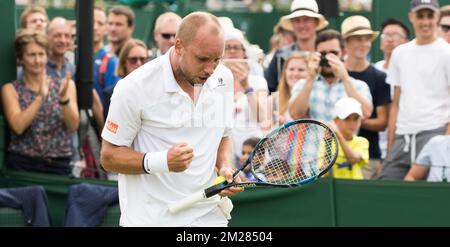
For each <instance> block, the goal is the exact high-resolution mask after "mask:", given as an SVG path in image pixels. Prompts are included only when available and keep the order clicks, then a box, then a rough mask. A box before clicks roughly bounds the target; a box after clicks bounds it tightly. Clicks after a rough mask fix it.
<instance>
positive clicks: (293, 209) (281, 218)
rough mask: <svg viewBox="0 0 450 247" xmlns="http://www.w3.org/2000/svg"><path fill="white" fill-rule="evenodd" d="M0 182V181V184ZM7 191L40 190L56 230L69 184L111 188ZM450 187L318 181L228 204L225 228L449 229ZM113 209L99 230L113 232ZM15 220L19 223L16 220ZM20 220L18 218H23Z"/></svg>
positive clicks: (16, 179)
mask: <svg viewBox="0 0 450 247" xmlns="http://www.w3.org/2000/svg"><path fill="white" fill-rule="evenodd" d="M0 180H2V178H0ZM3 180H6V184H7V185H8V187H17V186H25V185H43V186H44V188H45V189H46V191H47V194H48V199H49V204H48V205H49V209H50V215H51V219H52V223H53V226H61V225H62V223H63V220H64V210H65V207H66V201H67V192H68V188H69V186H70V185H72V184H76V183H80V182H90V183H97V184H102V185H109V186H116V183H115V182H111V181H99V180H86V179H69V178H62V177H59V176H55V175H43V174H33V173H24V172H7V173H6V178H5V177H3ZM449 194H450V184H448V183H428V182H403V181H377V180H375V181H372V180H367V181H355V180H340V179H329V178H326V179H321V180H319V181H317V182H316V183H313V184H311V185H307V186H303V187H299V188H295V189H274V188H270V189H267V188H263V189H247V190H246V191H245V192H243V193H241V194H239V195H237V196H235V197H233V198H232V200H233V204H234V209H233V211H232V219H231V221H230V226H245V227H251V226H275V227H281V226H447V227H448V226H450V210H449V208H450V197H449V196H448V195H449ZM119 216H120V212H119V207H118V205H112V206H111V207H110V208H109V210H108V212H107V214H106V217H105V218H104V220H103V223H102V224H101V226H118V222H119ZM17 217H19V219H17ZM20 217H21V215H20V214H18V213H17V211H12V212H10V213H9V214H5V212H4V211H2V210H0V225H4V224H3V223H2V221H4V220H5V219H8V220H9V222H15V224H18V223H20ZM22 217H23V216H22Z"/></svg>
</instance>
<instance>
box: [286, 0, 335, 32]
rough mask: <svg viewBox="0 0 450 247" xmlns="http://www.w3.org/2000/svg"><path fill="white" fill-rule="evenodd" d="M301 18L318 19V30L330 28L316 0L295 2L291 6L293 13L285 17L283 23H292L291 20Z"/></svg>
mask: <svg viewBox="0 0 450 247" xmlns="http://www.w3.org/2000/svg"><path fill="white" fill-rule="evenodd" d="M300 16H308V17H313V18H316V19H318V20H319V24H318V25H317V28H316V30H321V29H324V28H325V27H326V26H328V21H327V20H325V17H323V15H321V14H320V13H319V7H318V6H317V2H316V1H315V0H294V1H293V2H292V4H291V13H290V14H289V15H285V16H283V17H282V18H281V19H282V22H288V23H291V19H293V18H296V17H300ZM285 25H288V24H285ZM291 25H292V24H291Z"/></svg>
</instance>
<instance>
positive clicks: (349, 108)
mask: <svg viewBox="0 0 450 247" xmlns="http://www.w3.org/2000/svg"><path fill="white" fill-rule="evenodd" d="M333 116H334V122H331V124H330V127H332V129H333V130H334V131H335V133H336V136H337V137H338V140H339V153H338V157H337V159H336V163H335V165H334V166H333V168H332V175H333V177H334V178H345V179H363V173H362V170H361V168H362V167H364V166H366V165H367V164H368V162H369V141H367V139H366V138H364V137H361V136H356V133H357V132H358V129H359V126H361V117H362V110H361V104H360V103H359V102H358V101H357V100H355V99H353V98H350V97H345V98H342V99H340V100H338V102H336V105H335V106H334V109H333Z"/></svg>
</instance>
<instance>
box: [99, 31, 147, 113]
mask: <svg viewBox="0 0 450 247" xmlns="http://www.w3.org/2000/svg"><path fill="white" fill-rule="evenodd" d="M148 60H149V59H148V51H147V46H146V45H145V44H144V42H142V41H141V40H138V39H130V40H128V41H127V42H126V43H125V44H124V45H123V47H122V49H121V51H120V54H119V64H118V65H117V71H116V73H117V75H118V76H119V77H120V78H124V77H125V76H127V75H128V74H130V73H131V72H133V71H134V70H135V69H137V68H139V67H140V66H141V65H143V64H144V63H146V62H147V61H148ZM113 90H114V88H110V89H107V90H105V105H104V106H103V107H104V109H105V110H104V112H105V113H108V110H109V104H110V99H111V95H112V93H113ZM105 118H106V116H105Z"/></svg>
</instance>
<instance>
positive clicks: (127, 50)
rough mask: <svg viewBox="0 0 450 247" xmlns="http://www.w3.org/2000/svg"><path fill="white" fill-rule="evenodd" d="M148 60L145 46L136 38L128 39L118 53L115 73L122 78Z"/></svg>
mask: <svg viewBox="0 0 450 247" xmlns="http://www.w3.org/2000/svg"><path fill="white" fill-rule="evenodd" d="M147 60H148V51H147V46H146V45H145V44H144V42H142V41H140V40H138V39H130V40H128V41H127V42H126V43H125V45H124V46H123V48H122V51H121V52H120V54H119V65H118V66H117V75H118V76H120V77H121V78H124V77H125V76H127V75H128V74H130V73H131V72H133V71H134V70H135V69H137V68H139V67H140V66H141V65H143V64H144V63H146V62H147Z"/></svg>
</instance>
